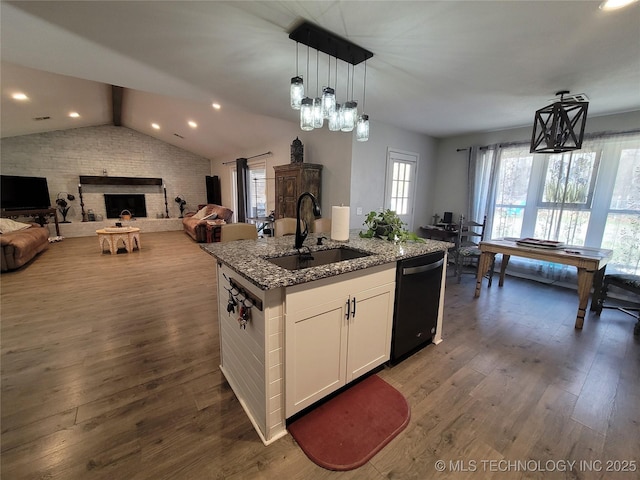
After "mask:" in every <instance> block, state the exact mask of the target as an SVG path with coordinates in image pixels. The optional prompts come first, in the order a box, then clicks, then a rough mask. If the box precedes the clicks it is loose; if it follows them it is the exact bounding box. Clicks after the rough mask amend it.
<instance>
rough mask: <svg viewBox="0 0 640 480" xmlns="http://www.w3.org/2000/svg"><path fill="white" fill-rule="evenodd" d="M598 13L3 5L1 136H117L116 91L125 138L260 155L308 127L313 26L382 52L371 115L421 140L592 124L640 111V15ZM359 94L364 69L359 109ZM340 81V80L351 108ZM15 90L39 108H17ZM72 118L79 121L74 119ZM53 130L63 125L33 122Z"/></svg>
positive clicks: (364, 5)
mask: <svg viewBox="0 0 640 480" xmlns="http://www.w3.org/2000/svg"><path fill="white" fill-rule="evenodd" d="M599 4H600V1H557V0H554V1H515V0H514V1H439V2H437V1H422V2H398V1H371V2H361V1H282V2H272V1H247V2H219V1H209V2H207V1H205V2H191V1H170V2H153V1H149V2H110V1H92V2H63V1H56V2H11V1H10V2H2V4H1V7H0V8H1V12H0V13H1V40H2V47H1V48H2V50H1V52H2V72H1V73H2V77H1V80H2V105H1V106H2V125H1V126H2V136H3V137H6V136H14V135H21V134H26V133H33V132H37V131H46V130H53V129H60V128H70V127H72V126H82V125H95V124H103V123H108V122H110V121H111V85H118V86H122V87H125V90H124V100H123V112H122V122H123V124H124V125H125V126H128V127H130V128H134V129H136V130H138V131H141V132H143V133H148V134H149V135H153V136H155V137H158V138H160V139H162V140H165V141H168V142H170V143H173V144H176V145H179V146H181V147H183V148H186V149H187V150H191V151H194V152H195V153H199V154H201V155H204V156H206V157H208V158H212V159H215V158H219V157H223V156H225V155H230V154H233V153H237V152H238V151H240V150H242V151H247V149H250V148H251V147H252V146H253V145H255V146H256V148H260V147H263V146H265V145H268V141H269V138H271V136H272V135H273V131H275V130H277V129H278V128H281V127H282V124H283V122H293V123H297V122H298V112H296V111H293V110H291V109H290V107H289V99H288V91H289V88H288V87H289V80H290V78H291V77H292V76H293V75H295V73H296V71H295V70H296V66H295V57H296V45H295V43H294V42H293V41H292V40H290V39H289V38H288V33H289V32H290V31H291V30H292V28H294V27H295V26H296V25H297V24H299V23H300V22H301V21H302V20H309V21H311V22H313V23H315V24H318V25H320V26H322V27H324V28H325V29H328V30H330V31H332V32H334V33H336V34H337V35H339V36H342V37H344V38H347V39H349V40H351V41H352V42H354V43H356V44H358V45H361V46H362V47H364V48H366V49H368V50H370V51H372V52H373V53H374V57H373V58H372V59H370V60H369V61H368V62H367V87H366V88H367V90H366V110H367V113H368V114H369V115H370V117H371V118H372V119H373V120H376V121H381V122H384V123H386V124H391V125H395V126H398V127H401V128H404V129H408V130H411V131H416V132H421V133H424V134H428V135H431V136H435V137H446V136H452V135H458V134H464V133H471V132H476V131H487V130H497V129H503V128H511V127H519V126H525V125H530V124H532V122H533V113H534V111H535V110H536V109H538V108H541V107H543V106H545V105H546V104H548V103H549V100H550V99H552V98H554V94H555V92H556V91H558V90H563V89H566V90H570V91H571V92H572V93H585V94H586V95H587V96H588V97H589V99H590V104H589V116H598V115H605V114H611V113H618V112H624V111H631V110H638V109H640V28H639V27H638V25H640V4H638V3H636V4H634V5H631V6H630V7H627V8H626V9H624V10H619V11H613V12H603V11H601V10H600V9H599V8H598V6H599ZM306 55H307V52H306V48H300V53H299V58H300V64H301V66H300V70H301V72H302V73H303V76H304V77H305V84H306V86H307V88H309V87H311V91H312V93H314V95H315V89H316V73H315V72H316V70H315V61H316V59H315V52H312V55H311V57H310V64H311V65H310V67H311V68H310V74H309V76H308V78H306V77H307V75H306ZM326 58H327V57H326V56H323V55H321V56H320V60H319V63H320V72H319V75H318V76H319V87H320V89H321V88H322V86H323V85H324V84H326V83H327V75H328V72H327V60H326ZM341 68H343V67H341ZM362 79H363V71H362V69H361V67H356V72H355V82H354V91H355V95H354V96H355V97H356V98H360V97H361V96H362V95H361V89H362ZM343 82H344V84H346V70H339V71H338V79H337V96H338V101H342V100H344V96H345V92H344V90H345V88H344V87H342V85H343ZM16 90H24V91H26V92H27V93H28V94H29V97H30V100H29V101H28V102H23V103H20V104H18V103H16V102H15V101H13V100H11V99H10V98H9V95H10V94H11V93H12V92H13V91H16ZM213 102H217V103H219V104H220V105H221V106H222V108H221V109H220V110H214V109H213V108H212V107H211V104H212V103H213ZM72 110H73V111H78V112H79V113H80V114H81V117H80V118H77V119H70V118H68V117H67V113H68V112H69V111H72ZM43 116H49V117H51V118H50V119H48V120H40V121H36V120H33V119H34V118H36V117H43ZM265 117H268V120H267V121H265ZM188 120H193V121H196V122H197V123H198V127H197V129H193V128H190V127H188V126H187V123H186V122H187V121H188ZM152 122H156V123H158V124H159V125H160V126H161V129H160V130H154V129H152V128H151V126H150V124H151V123H152ZM325 128H326V127H325ZM272 130H273V131H272ZM176 134H177V135H179V136H177V135H176ZM372 135H375V125H374V129H373V130H372ZM180 137H183V138H180Z"/></svg>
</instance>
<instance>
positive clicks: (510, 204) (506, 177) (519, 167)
mask: <svg viewBox="0 0 640 480" xmlns="http://www.w3.org/2000/svg"><path fill="white" fill-rule="evenodd" d="M532 165H533V155H532V154H530V153H528V152H525V151H524V150H520V149H515V148H514V149H511V150H509V151H507V150H504V151H503V155H502V158H501V165H500V171H499V173H498V184H497V191H496V205H495V210H494V217H493V229H492V233H491V238H500V237H519V236H520V232H521V231H522V222H523V220H524V211H525V207H526V205H527V195H528V191H529V181H530V178H531V167H532Z"/></svg>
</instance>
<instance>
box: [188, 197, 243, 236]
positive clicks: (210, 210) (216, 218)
mask: <svg viewBox="0 0 640 480" xmlns="http://www.w3.org/2000/svg"><path fill="white" fill-rule="evenodd" d="M232 217H233V210H231V209H229V208H227V207H223V206H221V205H216V204H213V203H209V204H206V205H198V211H197V212H188V213H186V214H185V216H184V218H183V219H182V225H183V227H184V231H185V233H186V234H188V235H189V236H190V237H191V238H193V239H194V240H195V241H196V242H198V243H205V242H208V243H211V242H219V241H220V226H221V225H224V224H226V223H228V222H230V221H231V218H232Z"/></svg>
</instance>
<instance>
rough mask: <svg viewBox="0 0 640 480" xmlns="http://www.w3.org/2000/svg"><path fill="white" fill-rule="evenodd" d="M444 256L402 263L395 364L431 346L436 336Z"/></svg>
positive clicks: (393, 349) (432, 255)
mask: <svg viewBox="0 0 640 480" xmlns="http://www.w3.org/2000/svg"><path fill="white" fill-rule="evenodd" d="M443 264H444V252H437V253H429V254H426V255H420V256H419V257H413V258H409V259H407V260H400V261H398V265H397V270H396V299H395V309H394V315H393V334H392V339H391V362H392V363H394V362H396V361H398V360H401V359H403V358H405V357H406V356H408V354H410V353H413V352H414V351H416V350H417V349H419V348H421V347H423V346H425V345H426V344H428V343H429V342H430V341H431V339H432V338H433V336H434V334H435V332H436V325H437V322H438V307H439V304H440V289H441V285H442V283H441V282H442V269H443Z"/></svg>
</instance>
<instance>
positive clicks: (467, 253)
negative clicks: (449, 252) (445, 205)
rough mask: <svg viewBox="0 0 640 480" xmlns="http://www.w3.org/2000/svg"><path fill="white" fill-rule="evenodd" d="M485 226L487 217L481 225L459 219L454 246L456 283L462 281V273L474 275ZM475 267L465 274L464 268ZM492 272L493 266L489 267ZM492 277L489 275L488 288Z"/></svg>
mask: <svg viewBox="0 0 640 480" xmlns="http://www.w3.org/2000/svg"><path fill="white" fill-rule="evenodd" d="M486 224H487V216H486V215H485V216H484V218H483V219H482V223H479V222H476V221H473V220H464V218H461V219H460V222H459V223H458V236H457V238H456V246H455V252H454V254H455V261H456V274H457V276H458V283H460V281H461V279H462V274H463V273H473V274H475V273H476V269H477V268H478V262H479V260H480V254H481V252H480V247H479V245H480V242H481V241H482V240H484V228H485V225H486ZM468 266H472V267H475V269H474V270H472V271H470V272H465V271H464V269H465V267H468ZM491 272H493V266H492V267H491ZM491 280H492V275H489V286H491Z"/></svg>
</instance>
